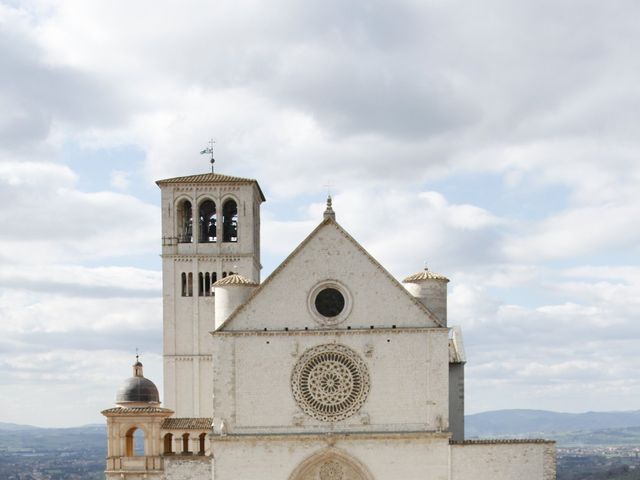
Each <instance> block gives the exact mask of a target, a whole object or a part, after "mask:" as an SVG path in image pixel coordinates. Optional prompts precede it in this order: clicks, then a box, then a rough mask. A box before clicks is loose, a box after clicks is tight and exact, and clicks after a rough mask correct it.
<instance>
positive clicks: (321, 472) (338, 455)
mask: <svg viewBox="0 0 640 480" xmlns="http://www.w3.org/2000/svg"><path fill="white" fill-rule="evenodd" d="M289 480H373V477H372V476H371V474H370V473H369V472H368V471H367V469H366V467H365V466H364V465H362V464H361V463H360V462H359V461H357V460H356V459H354V458H352V457H350V456H349V455H347V454H346V453H345V452H342V451H340V450H337V449H335V448H330V449H327V450H324V451H322V452H320V453H317V454H315V455H313V456H311V457H309V458H308V459H306V460H305V461H304V462H302V463H301V464H300V465H299V466H298V467H297V468H296V469H295V470H294V471H293V473H292V474H291V476H290V477H289Z"/></svg>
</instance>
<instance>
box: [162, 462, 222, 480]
mask: <svg viewBox="0 0 640 480" xmlns="http://www.w3.org/2000/svg"><path fill="white" fill-rule="evenodd" d="M210 478H211V457H192V458H184V457H182V458H181V457H175V458H171V457H165V460H164V477H163V480H207V479H210Z"/></svg>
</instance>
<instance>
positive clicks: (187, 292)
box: [102, 173, 555, 480]
mask: <svg viewBox="0 0 640 480" xmlns="http://www.w3.org/2000/svg"><path fill="white" fill-rule="evenodd" d="M157 183H158V185H159V187H160V189H161V192H162V244H163V245H162V261H163V316H164V318H163V329H164V345H163V352H164V400H165V406H164V407H161V406H160V398H159V395H158V392H157V389H156V387H155V385H154V384H153V383H152V382H151V381H150V380H149V379H146V378H145V377H144V375H143V373H142V364H141V363H140V362H138V361H137V362H136V364H135V365H134V374H133V376H132V377H131V378H130V379H128V380H127V381H126V382H125V383H124V384H123V386H122V388H121V389H120V390H119V392H118V394H117V397H116V406H115V407H113V408H109V409H107V410H104V411H103V412H102V413H103V415H105V416H106V418H107V427H108V453H107V455H108V458H107V468H106V477H107V479H116V478H117V479H135V480H138V479H143V478H147V479H150V478H157V479H167V480H169V479H172V480H173V479H176V480H177V479H214V480H231V479H245V480H254V479H255V480H259V479H264V480H267V479H268V480H271V479H273V480H276V479H278V480H279V479H282V480H383V479H394V480H395V479H397V478H404V479H407V480H410V479H411V480H413V479H415V480H472V479H473V480H484V479H486V480H507V479H518V480H551V479H554V478H555V446H554V444H553V442H549V441H544V440H465V439H464V364H465V362H466V358H465V355H464V346H463V343H462V335H461V332H460V329H459V328H457V327H451V326H449V325H448V319H447V298H446V297H447V283H448V281H449V280H448V279H447V278H445V277H444V276H442V275H439V274H436V273H434V272H431V271H428V270H422V271H420V272H418V273H416V274H414V275H410V276H408V277H407V278H405V279H404V281H403V282H402V283H401V282H399V281H397V280H396V279H395V278H394V277H393V276H391V275H390V274H389V273H388V272H387V271H386V270H385V269H384V267H383V266H381V265H380V264H379V263H378V262H377V261H376V260H375V259H374V258H373V257H371V255H369V254H368V253H367V251H366V250H365V249H364V248H363V247H362V246H361V245H360V244H359V243H358V242H357V241H356V240H355V239H354V238H352V237H351V236H350V235H349V233H348V232H347V231H346V230H345V229H344V228H343V227H342V226H340V224H339V223H338V222H337V221H336V216H335V213H334V211H333V208H332V205H331V200H330V199H329V200H328V203H327V209H326V211H325V213H324V217H323V219H322V221H321V222H320V223H319V225H318V226H317V227H316V228H315V229H314V230H313V231H312V232H311V233H310V234H309V236H308V237H307V238H306V239H305V240H304V241H303V242H302V243H301V244H300V245H299V246H298V247H297V248H296V249H295V250H294V251H293V252H292V253H291V254H290V255H289V256H288V257H287V259H286V260H285V261H284V262H283V263H282V264H281V265H280V266H279V267H278V268H276V270H275V271H274V272H273V273H272V274H271V275H270V276H269V277H268V278H267V279H266V280H265V281H264V282H262V283H261V282H260V269H261V265H260V205H261V203H262V202H263V201H264V200H265V198H264V195H263V193H262V191H261V189H260V187H259V185H258V183H257V182H256V181H255V180H251V179H244V178H239V177H231V176H226V175H221V174H213V173H211V174H203V175H194V176H188V177H178V178H172V179H167V180H161V181H159V182H157ZM399 247H401V246H399ZM136 432H138V433H139V432H143V434H144V448H143V449H141V450H140V451H136V448H135V435H136Z"/></svg>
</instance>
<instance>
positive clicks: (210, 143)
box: [200, 138, 216, 173]
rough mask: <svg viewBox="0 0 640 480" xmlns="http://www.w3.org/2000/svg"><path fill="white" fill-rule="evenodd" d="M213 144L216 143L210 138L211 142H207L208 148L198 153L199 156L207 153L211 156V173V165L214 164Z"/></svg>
mask: <svg viewBox="0 0 640 480" xmlns="http://www.w3.org/2000/svg"><path fill="white" fill-rule="evenodd" d="M215 143H216V142H215V141H214V140H213V138H212V139H211V140H209V146H208V147H207V148H205V149H204V150H202V151H201V152H200V155H205V154H207V153H209V154H211V160H209V162H210V163H211V173H213V164H214V163H215V162H216V160H215V159H214V158H213V145H214V144H215Z"/></svg>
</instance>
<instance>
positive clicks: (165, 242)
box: [156, 151, 265, 418]
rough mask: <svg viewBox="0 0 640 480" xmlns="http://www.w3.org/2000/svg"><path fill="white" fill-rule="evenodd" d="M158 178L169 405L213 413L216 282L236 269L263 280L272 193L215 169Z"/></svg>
mask: <svg viewBox="0 0 640 480" xmlns="http://www.w3.org/2000/svg"><path fill="white" fill-rule="evenodd" d="M207 152H208V151H207ZM212 170H213V169H212ZM156 184H157V185H158V186H159V187H160V191H161V196H162V277H163V285H162V289H163V332H164V345H163V351H164V398H165V404H166V405H167V407H168V408H171V409H172V410H174V411H175V412H176V416H177V417H190V418H207V417H211V416H212V411H213V401H212V392H213V384H212V381H213V365H212V363H211V355H212V347H211V343H212V342H211V338H210V335H209V332H211V331H212V330H213V329H214V325H215V320H214V291H213V284H214V283H215V282H216V281H218V280H221V279H222V278H224V277H226V276H228V275H231V274H233V273H239V274H241V275H242V276H244V277H246V278H248V279H251V280H252V281H253V282H255V283H259V282H260V270H261V268H262V266H261V264H260V205H261V204H262V202H264V201H265V197H264V194H263V193H262V190H261V189H260V186H259V185H258V182H257V181H256V180H253V179H249V178H241V177H234V176H230V175H223V174H220V173H213V171H212V172H211V173H205V174H200V175H190V176H185V177H176V178H168V179H164V180H159V181H157V182H156Z"/></svg>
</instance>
